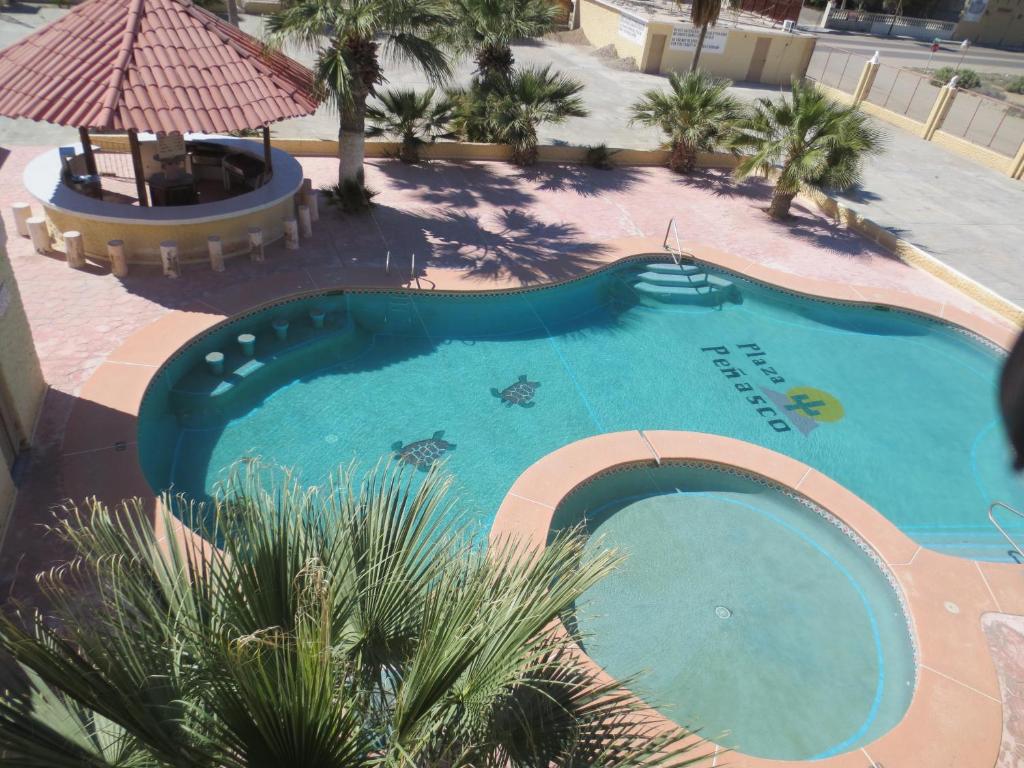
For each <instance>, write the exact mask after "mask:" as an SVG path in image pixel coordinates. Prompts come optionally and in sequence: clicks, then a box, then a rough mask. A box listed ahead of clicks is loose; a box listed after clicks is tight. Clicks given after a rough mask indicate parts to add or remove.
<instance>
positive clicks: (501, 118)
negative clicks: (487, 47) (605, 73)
mask: <svg viewBox="0 0 1024 768" xmlns="http://www.w3.org/2000/svg"><path fill="white" fill-rule="evenodd" d="M582 90H583V83H581V82H580V81H579V80H576V79H575V78H572V77H569V76H568V75H564V74H561V73H559V72H552V71H551V67H550V65H549V66H546V67H527V68H525V69H516V70H513V72H512V74H511V75H510V76H509V77H508V78H507V79H505V80H503V81H501V82H500V83H492V84H489V85H488V84H484V83H483V82H482V81H481V80H480V79H479V78H475V79H474V81H473V83H472V84H471V85H470V87H469V89H468V90H465V91H461V92H455V93H453V97H454V98H455V100H456V103H457V107H456V113H455V125H456V127H457V129H458V130H459V132H460V133H461V134H462V135H464V136H466V137H467V138H469V139H470V140H477V141H495V142H500V143H502V144H509V145H511V147H512V159H513V161H514V162H515V163H517V164H519V165H532V164H533V163H534V162H536V160H537V128H538V127H539V126H541V125H543V124H544V123H562V122H564V121H565V120H567V119H568V118H570V117H586V116H587V115H588V114H590V113H589V112H588V111H587V109H586V108H585V107H584V106H583V99H581V98H580V96H579V93H580V91H582Z"/></svg>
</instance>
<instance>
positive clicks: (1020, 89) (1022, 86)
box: [1006, 75, 1024, 93]
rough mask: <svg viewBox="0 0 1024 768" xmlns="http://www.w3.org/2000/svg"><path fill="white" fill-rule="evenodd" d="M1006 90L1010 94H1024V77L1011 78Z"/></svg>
mask: <svg viewBox="0 0 1024 768" xmlns="http://www.w3.org/2000/svg"><path fill="white" fill-rule="evenodd" d="M1006 90H1008V91H1009V92H1010V93H1024V75H1021V76H1020V77H1014V78H1011V79H1010V82H1008V83H1007V84H1006Z"/></svg>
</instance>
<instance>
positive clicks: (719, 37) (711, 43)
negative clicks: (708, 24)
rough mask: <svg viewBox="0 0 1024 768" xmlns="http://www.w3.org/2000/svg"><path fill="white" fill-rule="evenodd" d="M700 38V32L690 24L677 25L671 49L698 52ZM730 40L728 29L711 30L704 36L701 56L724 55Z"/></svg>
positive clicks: (673, 32) (670, 42)
mask: <svg viewBox="0 0 1024 768" xmlns="http://www.w3.org/2000/svg"><path fill="white" fill-rule="evenodd" d="M699 38H700V30H699V29H697V27H694V26H692V25H690V24H685V25H678V24H677V25H676V26H674V27H672V39H671V40H669V42H668V47H669V48H675V49H676V50H683V51H696V50H697V40H698V39H699ZM728 39H729V30H727V29H709V30H708V33H707V34H706V35H704V47H703V49H701V54H702V55H703V54H705V53H724V52H725V44H726V42H727V41H728Z"/></svg>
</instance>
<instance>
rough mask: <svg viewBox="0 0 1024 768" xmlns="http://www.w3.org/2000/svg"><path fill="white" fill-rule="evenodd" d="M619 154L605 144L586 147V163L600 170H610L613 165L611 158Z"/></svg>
mask: <svg viewBox="0 0 1024 768" xmlns="http://www.w3.org/2000/svg"><path fill="white" fill-rule="evenodd" d="M617 154H619V150H617V149H608V145H607V144H598V145H597V146H595V147H587V155H586V163H587V165H589V166H591V167H593V168H599V169H601V170H602V171H610V170H611V169H612V168H614V167H615V163H614V162H612V158H613V157H615V155H617Z"/></svg>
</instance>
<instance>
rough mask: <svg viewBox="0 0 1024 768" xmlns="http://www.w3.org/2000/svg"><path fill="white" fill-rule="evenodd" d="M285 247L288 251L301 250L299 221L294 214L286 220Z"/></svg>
mask: <svg viewBox="0 0 1024 768" xmlns="http://www.w3.org/2000/svg"><path fill="white" fill-rule="evenodd" d="M284 249H285V250H286V251H297V250H299V222H297V221H296V220H295V217H294V216H289V217H288V218H287V219H285V220H284Z"/></svg>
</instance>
